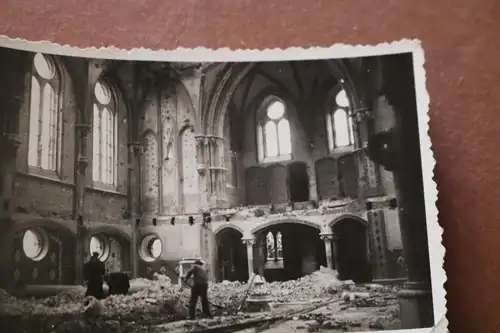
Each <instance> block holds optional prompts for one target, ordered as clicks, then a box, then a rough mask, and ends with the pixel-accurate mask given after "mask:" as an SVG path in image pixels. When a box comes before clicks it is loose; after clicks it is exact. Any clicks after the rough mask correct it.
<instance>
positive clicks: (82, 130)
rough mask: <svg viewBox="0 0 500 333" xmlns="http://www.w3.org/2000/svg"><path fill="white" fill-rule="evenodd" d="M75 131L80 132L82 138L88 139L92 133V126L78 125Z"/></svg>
mask: <svg viewBox="0 0 500 333" xmlns="http://www.w3.org/2000/svg"><path fill="white" fill-rule="evenodd" d="M75 129H76V130H77V131H78V132H79V134H80V135H81V136H82V137H86V136H87V134H89V133H90V132H91V131H92V125H90V124H76V125H75Z"/></svg>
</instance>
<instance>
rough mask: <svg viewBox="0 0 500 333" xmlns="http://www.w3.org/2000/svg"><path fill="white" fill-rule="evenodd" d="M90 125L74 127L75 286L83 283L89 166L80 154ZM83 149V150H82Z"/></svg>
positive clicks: (87, 161) (84, 148)
mask: <svg viewBox="0 0 500 333" xmlns="http://www.w3.org/2000/svg"><path fill="white" fill-rule="evenodd" d="M90 129H91V128H90V125H82V124H79V125H77V126H76V130H77V134H78V140H79V141H80V154H78V159H77V162H76V164H77V165H76V168H77V173H76V192H75V208H74V219H75V220H76V221H77V228H76V244H75V273H76V274H75V276H76V284H82V283H83V265H84V260H85V229H84V226H83V224H84V207H83V200H84V196H85V183H86V181H85V179H86V171H87V168H88V165H89V159H88V158H87V156H86V155H85V154H82V152H84V151H86V147H87V145H86V142H87V136H88V133H89V132H90ZM82 147H83V148H82Z"/></svg>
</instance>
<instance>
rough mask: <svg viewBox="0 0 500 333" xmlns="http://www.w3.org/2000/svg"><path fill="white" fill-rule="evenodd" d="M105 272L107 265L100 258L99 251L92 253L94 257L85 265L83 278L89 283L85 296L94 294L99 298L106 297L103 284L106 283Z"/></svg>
mask: <svg viewBox="0 0 500 333" xmlns="http://www.w3.org/2000/svg"><path fill="white" fill-rule="evenodd" d="M105 273H106V267H105V266H104V263H103V262H101V260H99V253H97V252H94V253H92V257H91V258H90V260H89V261H88V262H87V263H86V264H85V265H84V267H83V279H84V280H85V282H86V283H87V291H86V292H85V296H94V297H95V298H97V299H102V298H104V290H103V288H102V284H103V283H104V274H105Z"/></svg>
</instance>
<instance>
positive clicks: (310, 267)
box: [254, 222, 327, 281]
mask: <svg viewBox="0 0 500 333" xmlns="http://www.w3.org/2000/svg"><path fill="white" fill-rule="evenodd" d="M255 239H256V245H255V246H256V248H255V249H254V263H255V270H256V271H257V272H259V274H261V275H263V276H264V277H265V279H266V280H267V281H287V280H293V279H298V278H300V277H302V276H305V275H308V274H311V273H313V272H315V271H317V270H318V269H319V268H320V266H326V265H327V264H326V254H325V245H324V242H323V241H322V240H321V238H320V231H319V229H318V228H315V227H313V226H311V225H307V224H303V223H293V222H283V223H278V224H271V225H269V226H268V227H265V228H261V229H259V230H257V231H256V232H255ZM299 240H300V241H299Z"/></svg>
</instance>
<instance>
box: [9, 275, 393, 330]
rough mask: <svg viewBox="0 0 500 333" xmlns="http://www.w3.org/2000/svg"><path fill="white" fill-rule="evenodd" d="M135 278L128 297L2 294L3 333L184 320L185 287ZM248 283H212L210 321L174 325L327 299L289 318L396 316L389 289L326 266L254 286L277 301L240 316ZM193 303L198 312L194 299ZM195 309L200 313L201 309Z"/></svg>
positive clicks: (193, 326) (322, 325) (333, 321)
mask: <svg viewBox="0 0 500 333" xmlns="http://www.w3.org/2000/svg"><path fill="white" fill-rule="evenodd" d="M135 282H136V283H142V284H144V285H145V286H146V288H144V289H143V290H140V291H138V292H135V293H133V294H131V295H112V296H109V297H107V298H105V299H103V300H101V301H99V300H97V299H95V298H93V297H85V288H83V287H75V288H74V289H73V290H71V291H67V292H63V293H60V294H58V295H56V296H53V297H49V298H44V299H19V298H15V297H13V296H10V295H9V294H8V293H6V292H5V291H0V301H1V303H2V307H1V308H0V311H1V313H0V314H1V315H3V317H4V318H9V319H10V320H8V321H9V325H8V328H9V329H8V331H9V332H13V333H16V332H21V331H22V329H17V326H19V325H21V326H23V327H24V328H25V329H26V328H27V327H28V326H33V327H39V328H40V325H42V326H46V328H47V330H43V329H42V330H39V332H53V333H59V332H72V333H79V332H84V331H86V330H88V329H89V325H90V328H91V331H92V332H121V333H125V332H140V331H141V329H143V330H144V328H147V327H152V326H158V327H160V326H161V325H165V324H166V323H169V322H174V321H176V322H178V323H179V324H180V323H181V322H180V321H181V320H183V319H185V318H186V317H187V309H188V303H189V296H190V290H189V288H180V287H179V286H178V285H176V284H172V283H171V282H170V280H169V279H168V278H167V277H165V276H163V277H158V278H157V279H156V280H145V279H138V280H135ZM248 287H249V286H248V284H246V283H239V282H229V281H223V282H221V283H211V284H210V286H209V292H208V294H209V300H210V302H211V303H212V304H213V305H215V306H211V308H212V311H213V314H214V316H215V318H214V319H206V320H196V321H189V322H185V323H184V324H183V325H181V327H180V328H179V327H177V326H176V327H177V328H176V332H177V331H178V332H188V331H193V330H200V329H203V327H205V328H206V327H219V326H220V327H222V326H227V325H235V324H237V323H242V322H244V321H245V320H257V319H255V318H256V317H255V316H264V317H262V318H264V319H258V320H263V321H265V320H267V319H265V318H268V317H269V318H277V316H283V315H286V314H287V313H289V312H290V311H292V308H293V310H294V311H295V310H296V308H297V304H299V305H300V306H302V305H301V304H302V303H304V306H311V304H312V302H313V301H314V300H317V301H318V302H321V300H323V301H325V300H326V299H332V298H333V299H337V300H338V302H337V303H338V304H337V305H336V306H326V307H324V309H323V311H320V312H319V313H318V311H316V312H313V313H309V314H301V315H299V316H298V318H297V319H296V320H295V321H297V325H298V326H301V327H304V329H305V330H306V331H311V332H314V331H315V330H316V329H318V330H320V329H321V330H325V329H344V328H348V327H355V326H356V325H358V323H357V322H356V321H353V322H350V321H349V320H348V319H341V318H340V317H339V316H338V314H339V313H346V314H349V313H350V312H352V311H358V312H359V311H364V310H363V309H369V310H366V311H371V312H373V314H372V315H370V316H371V317H373V320H371V321H370V322H369V323H368V324H367V327H368V328H370V329H375V330H376V329H381V328H380V327H385V326H387V325H385V324H384V321H383V320H381V319H380V318H385V317H387V318H390V319H391V320H396V321H397V320H398V318H397V317H398V314H397V313H396V312H397V311H395V308H396V306H395V305H394V304H396V302H397V301H396V290H395V288H393V287H388V286H378V285H355V284H354V283H353V282H352V281H340V280H338V278H337V273H336V272H335V271H333V270H330V269H327V268H324V267H321V269H320V270H318V271H316V272H314V273H312V274H310V275H307V276H305V277H302V278H300V279H297V280H292V281H286V282H271V283H264V284H260V285H259V286H258V288H257V289H256V290H253V291H252V295H253V296H257V295H259V294H262V295H266V296H270V298H272V302H274V304H275V305H274V307H273V309H274V310H272V311H269V312H266V313H257V314H249V313H244V312H245V310H246V309H245V306H243V307H242V308H240V305H241V304H242V301H243V299H244V297H245V295H246V292H247V289H248ZM280 304H281V306H278V305H280ZM289 304H295V307H293V306H288V305H289ZM388 306H392V308H391V311H392V312H391V311H389V310H386V309H385V307H388ZM198 307H199V309H198V310H201V307H200V304H198ZM372 308H373V309H375V310H376V309H379V308H380V309H382V308H384V310H383V313H380V314H377V313H376V312H374V311H372V310H370V309H372ZM386 312H387V313H389V312H390V313H389V314H387V313H386ZM199 313H200V315H201V311H199ZM266 316H267V317H266ZM384 316H385V317H384ZM258 318H260V317H258ZM377 318H378V319H380V320H378V319H377ZM368 319H369V318H367V320H368ZM384 320H385V319H384ZM20 322H22V324H20ZM37 322H38V326H37V324H36V323H37ZM40 322H43V324H40ZM299 322H300V325H299ZM16 325H17V326H16ZM200 325H201V326H200ZM85 327H86V328H85ZM164 331H165V330H164ZM174 331H175V330H174Z"/></svg>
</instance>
